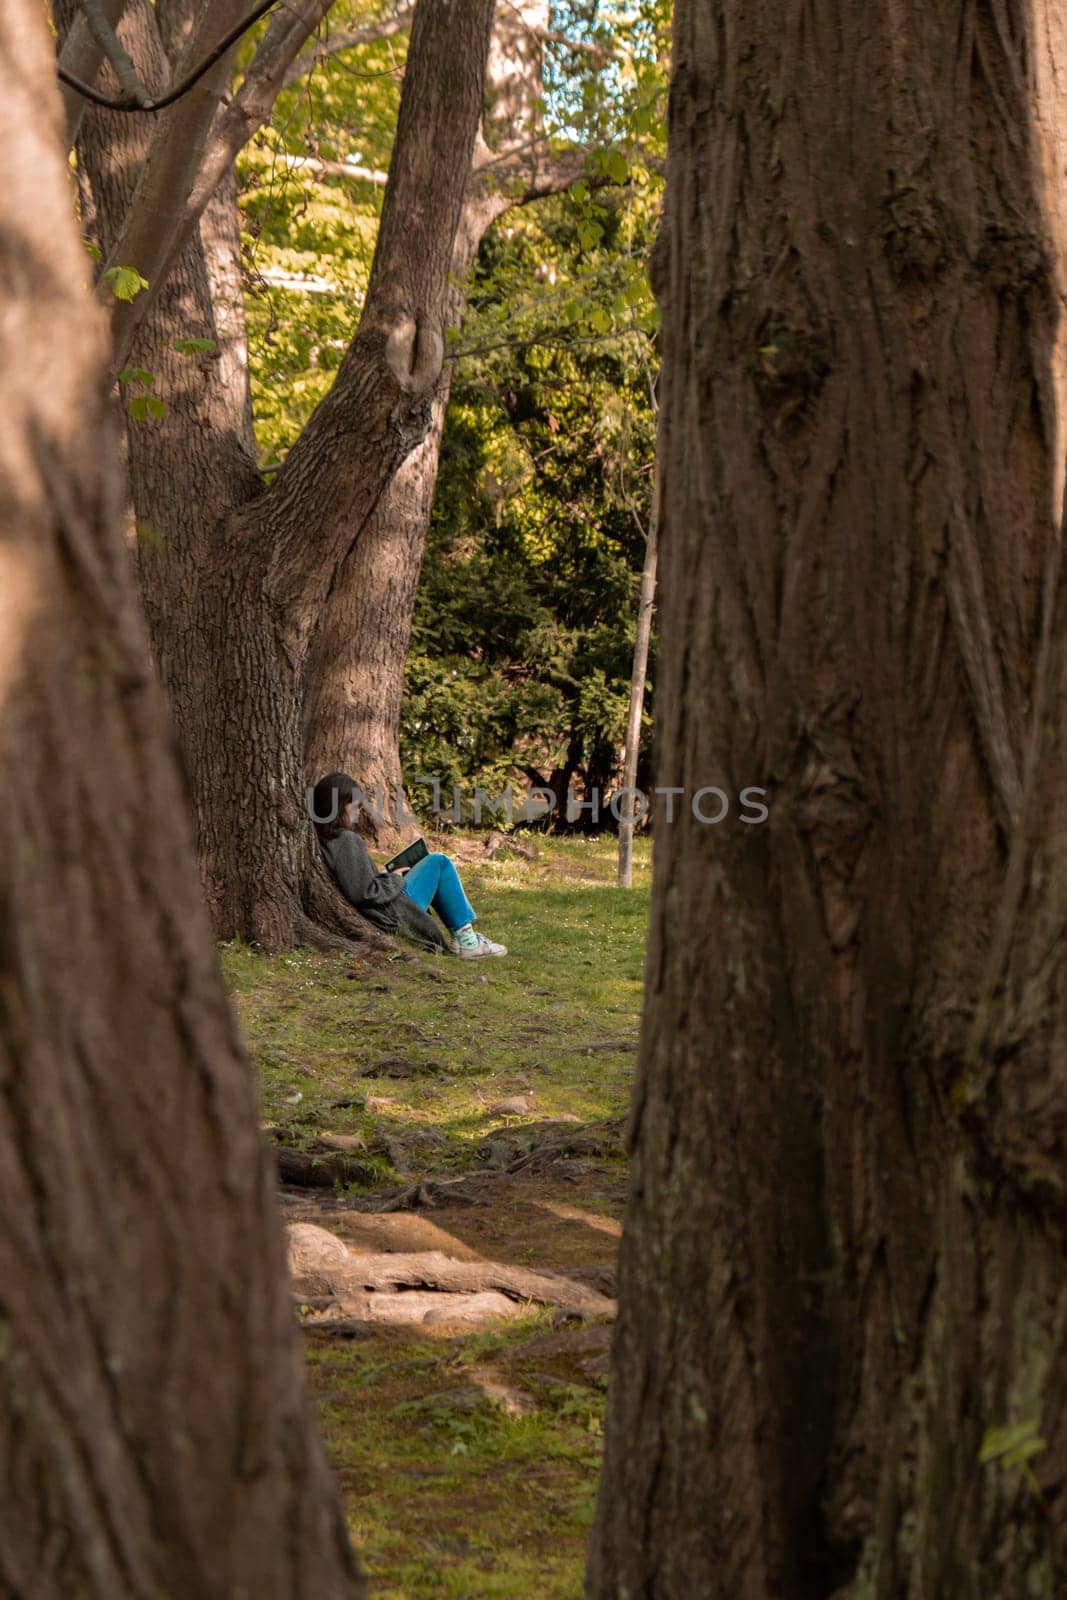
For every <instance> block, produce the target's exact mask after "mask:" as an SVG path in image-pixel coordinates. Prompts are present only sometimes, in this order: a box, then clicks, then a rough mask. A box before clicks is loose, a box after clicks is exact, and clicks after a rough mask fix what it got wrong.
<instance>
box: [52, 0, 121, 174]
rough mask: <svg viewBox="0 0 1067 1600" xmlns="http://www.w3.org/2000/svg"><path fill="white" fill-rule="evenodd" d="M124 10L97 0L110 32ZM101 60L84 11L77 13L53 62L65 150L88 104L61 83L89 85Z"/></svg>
mask: <svg viewBox="0 0 1067 1600" xmlns="http://www.w3.org/2000/svg"><path fill="white" fill-rule="evenodd" d="M125 7H126V0H99V9H100V12H101V15H102V16H103V17H104V19H105V21H106V22H109V23H110V24H111V26H112V27H113V28H114V27H117V26H118V23H119V20H120V18H121V16H122V13H123V11H124V10H125ZM103 59H104V52H103V50H102V48H101V46H100V44H99V42H98V41H97V40H96V39H95V38H94V37H93V31H92V29H91V28H90V26H89V22H88V19H87V17H86V15H85V13H84V11H79V12H78V14H77V16H76V17H75V18H74V20H73V22H72V23H71V25H70V29H69V31H68V33H67V37H66V38H65V39H64V41H63V45H62V48H61V49H60V52H59V56H58V59H57V62H56V66H57V70H58V72H59V74H60V93H61V94H62V96H63V110H64V112H65V114H66V120H67V146H68V148H70V147H72V146H73V144H74V141H75V139H77V137H78V133H79V130H80V129H81V125H82V118H83V117H84V115H85V108H86V106H87V104H88V101H87V100H86V98H85V96H84V95H83V94H81V93H80V92H79V91H78V90H77V89H72V88H71V87H70V83H69V81H67V82H64V81H63V79H64V78H66V79H67V80H69V79H71V78H75V79H77V80H78V81H79V82H81V83H92V81H93V79H94V78H95V77H96V75H97V73H98V72H99V71H100V65H101V62H102V61H103Z"/></svg>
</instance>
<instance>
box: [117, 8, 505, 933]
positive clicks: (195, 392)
mask: <svg viewBox="0 0 1067 1600" xmlns="http://www.w3.org/2000/svg"><path fill="white" fill-rule="evenodd" d="M134 3H135V4H138V3H139V0H134ZM490 17H491V5H490V0H456V3H455V4H454V5H452V6H445V5H439V4H435V3H431V0H424V3H423V4H422V5H421V6H420V7H419V8H418V11H417V14H416V18H415V21H414V23H413V26H412V37H411V46H410V52H409V59H408V66H407V70H406V73H405V80H404V92H403V96H402V103H401V114H400V121H399V124H398V129H397V137H396V143H395V148H394V155H393V164H392V169H391V175H390V183H389V186H388V189H387V193H386V201H385V207H384V210H383V216H382V224H381V230H380V234H379V242H378V248H377V251H376V254H375V261H374V265H373V268H372V274H371V284H370V288H369V290H368V295H367V300H366V306H365V310H364V314H363V318H362V321H361V324H360V329H359V332H358V334H357V336H356V338H355V340H354V341H353V344H352V346H351V347H350V349H349V351H348V352H347V354H346V357H345V360H344V362H343V363H342V366H341V369H340V372H339V374H338V377H337V381H336V383H335V385H334V387H333V389H332V390H331V392H330V394H329V395H328V396H327V398H326V399H325V400H324V402H323V403H322V405H321V406H320V407H319V409H318V410H317V411H316V413H315V415H314V417H313V418H312V420H311V422H310V423H309V425H308V427H307V428H306V429H305V431H304V433H303V435H302V436H301V438H300V439H299V440H298V442H297V443H296V445H295V446H294V448H293V449H292V450H291V452H290V454H289V457H288V459H287V461H286V464H285V467H284V469H283V470H282V471H281V472H279V473H278V475H277V477H276V478H275V480H274V481H273V483H272V484H271V486H270V488H269V489H267V488H265V487H264V485H263V482H262V480H261V478H260V475H259V473H258V472H257V471H256V469H255V466H254V463H253V461H252V459H251V457H250V456H249V454H248V448H247V447H248V431H247V411H246V396H245V392H244V388H243V384H242V383H241V382H240V381H238V379H239V377H240V374H237V373H235V372H234V370H233V363H232V362H231V363H229V368H228V367H227V363H226V360H225V353H226V352H225V342H224V329H223V328H222V327H221V325H220V319H219V316H218V313H217V308H216V306H215V305H214V303H213V301H212V296H211V293H210V284H209V275H208V265H209V264H211V263H212V262H213V261H214V256H215V254H217V252H216V250H215V246H216V245H217V244H218V241H219V234H218V229H217V227H216V231H215V233H214V234H209V231H208V230H209V229H210V228H211V225H212V214H211V212H209V213H208V214H207V215H206V216H205V218H204V219H203V221H202V223H201V227H200V230H199V234H198V236H197V237H196V238H194V239H193V240H192V241H191V242H190V244H189V245H188V246H187V248H186V250H185V252H184V254H183V256H182V257H181V259H180V261H179V263H178V266H177V267H176V268H175V269H174V270H173V271H172V273H171V275H170V277H169V278H168V280H167V282H166V284H165V285H164V286H163V287H162V289H161V290H160V291H159V293H158V296H157V299H156V301H155V304H154V306H153V308H152V310H151V312H150V314H149V317H148V319H147V320H146V322H145V324H144V327H143V328H142V331H141V333H140V335H139V339H138V343H137V345H136V352H137V364H138V365H143V366H145V367H146V368H148V369H149V370H151V371H152V372H154V373H155V374H156V390H155V392H156V393H157V394H159V395H160V396H161V398H163V399H164V400H165V401H166V402H167V406H168V410H167V415H166V417H165V418H164V419H163V420H162V421H161V422H160V423H159V424H158V425H156V426H154V427H151V428H149V427H136V426H135V427H133V428H132V429H131V431H130V467H131V480H132V485H133V495H134V501H135V506H136V509H137V512H138V516H139V518H140V522H141V530H142V537H141V539H140V542H139V556H140V570H141V578H142V587H143V592H144V598H145V606H146V610H147V613H148V617H149V622H150V626H151V632H152V641H153V650H154V654H155V658H156V661H157V664H158V667H159V671H160V674H161V677H162V679H163V682H164V684H165V686H166V688H167V691H168V694H169V696H170V698H171V702H172V705H173V708H174V715H175V719H176V722H177V725H178V730H179V734H180V737H181V742H182V748H183V751H184V754H185V759H186V763H187V767H188V771H189V776H190V781H191V787H192V792H193V797H194V804H195V807H196V815H197V823H198V838H199V844H200V860H201V870H202V874H203V879H204V886H205V891H206V894H207V898H208V903H209V906H210V909H211V912H212V916H213V920H214V924H215V927H216V931H217V932H218V933H219V934H220V936H223V937H229V936H231V935H233V934H241V935H243V936H244V937H247V938H250V939H254V940H256V941H258V942H259V943H261V944H263V945H264V946H266V947H267V948H270V949H279V948H283V947H286V946H288V945H290V944H292V943H294V942H296V941H299V940H302V939H316V940H319V939H321V938H323V937H326V938H332V937H336V936H337V935H349V936H357V935H358V934H359V933H360V929H361V924H360V921H359V919H358V918H356V917H355V915H354V913H351V912H350V910H349V909H348V908H347V907H345V905H344V904H343V902H342V901H341V900H340V897H339V896H338V895H337V894H336V893H335V892H334V891H333V890H332V888H331V886H330V885H329V883H328V882H327V880H326V878H325V876H324V874H323V870H322V867H321V863H320V862H319V859H318V854H317V852H316V851H315V849H314V840H313V835H312V830H311V827H310V824H309V822H308V820H307V815H306V811H305V808H304V768H303V755H304V751H303V723H302V714H303V702H304V677H305V663H306V658H307V653H308V649H309V646H310V644H311V641H312V640H313V638H314V635H315V631H316V628H317V626H318V622H319V618H320V615H321V612H322V608H323V605H324V603H325V600H326V597H327V595H328V594H329V592H330V589H331V587H332V585H333V582H334V577H335V574H336V572H337V569H338V567H339V565H341V564H342V563H343V562H344V560H345V558H346V556H347V554H348V552H349V550H350V549H351V547H352V546H353V545H354V544H355V543H356V542H357V541H358V540H359V538H360V536H361V534H362V532H363V530H364V529H365V528H366V526H367V524H368V521H369V519H370V518H372V516H373V514H374V511H375V508H376V506H377V504H378V502H379V499H380V497H381V495H382V493H383V491H384V490H385V488H386V486H387V485H388V483H389V481H390V479H391V478H392V476H393V474H394V473H395V472H396V471H397V469H398V468H399V467H400V466H401V464H402V463H403V462H404V460H405V459H406V457H407V456H408V454H409V453H410V452H411V451H412V450H414V449H415V448H417V446H418V445H419V444H420V443H421V441H422V439H423V438H424V436H425V434H426V432H427V430H428V428H429V426H430V422H431V413H432V401H433V394H434V390H435V386H436V384H437V382H438V380H439V377H440V373H441V357H442V327H443V323H444V320H445V307H446V300H447V296H448V270H449V263H450V260H451V255H452V248H453V242H454V239H455V235H456V229H457V224H458V220H459V213H460V208H461V205H462V201H463V192H464V187H465V183H466V176H467V173H468V172H469V169H470V161H471V152H472V148H473V143H474V138H475V134H476V132H477V126H478V119H479V114H480V112H481V102H482V90H483V82H484V68H485V57H486V52H487V49H488V32H489V22H490ZM146 25H147V24H146ZM127 26H129V27H133V26H134V21H133V20H130V21H129V22H128V24H127ZM158 48H159V47H158V45H157V49H158ZM94 121H97V122H98V124H99V125H100V131H99V134H98V139H97V154H98V159H97V161H96V163H95V165H94V167H93V182H94V187H95V185H96V184H97V181H98V180H99V182H100V184H101V187H102V190H106V189H107V187H108V184H109V183H110V184H111V186H112V187H113V188H115V189H116V191H118V190H119V189H120V188H121V183H120V179H121V178H122V176H123V175H125V174H128V173H129V171H130V170H131V165H133V164H132V163H131V160H130V155H131V150H130V144H129V140H130V138H131V136H130V135H127V136H126V140H125V142H123V140H122V137H121V135H119V134H118V133H117V132H116V130H115V129H114V128H112V127H108V126H107V125H106V119H104V118H100V119H95V118H89V119H87V124H88V123H91V122H94ZM132 137H134V138H136V137H137V135H133V136H132ZM142 137H143V136H142ZM89 142H90V139H89V136H88V135H87V140H86V144H87V148H88V145H89ZM112 169H114V170H115V172H116V174H117V176H116V177H115V179H111V178H110V177H109V173H110V172H111V170H112ZM127 184H128V179H127ZM98 204H99V203H98ZM127 204H128V200H127V197H126V196H125V195H124V194H122V193H118V192H117V193H116V197H115V204H114V206H113V208H112V215H114V216H115V217H121V216H122V215H123V214H124V209H125V206H126V205H127ZM104 243H105V248H107V247H108V246H110V245H111V244H112V243H113V241H112V240H110V239H106V240H105V241H104ZM205 250H206V251H207V256H208V263H205ZM212 275H213V276H214V278H215V281H216V285H217V281H218V276H219V273H218V266H217V263H215V265H214V266H213V267H212ZM178 334H183V335H185V336H189V335H200V334H206V335H207V336H210V337H213V338H215V339H216V340H218V341H219V343H220V345H222V347H223V359H218V360H205V361H203V362H198V361H196V360H190V358H189V357H188V356H182V355H178V354H176V353H175V352H174V350H173V348H172V346H173V341H174V338H175V337H176V335H178Z"/></svg>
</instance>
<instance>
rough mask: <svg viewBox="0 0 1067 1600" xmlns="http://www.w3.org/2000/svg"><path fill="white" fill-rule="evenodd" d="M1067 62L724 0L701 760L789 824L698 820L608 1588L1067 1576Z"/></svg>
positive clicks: (690, 342)
mask: <svg viewBox="0 0 1067 1600" xmlns="http://www.w3.org/2000/svg"><path fill="white" fill-rule="evenodd" d="M1065 50H1067V21H1065V17H1064V13H1063V11H1062V9H1059V8H1055V7H1054V6H1053V5H1052V4H1051V3H1048V0H1033V3H1030V0H1005V3H1004V4H1000V5H996V6H987V5H985V4H977V3H974V0H954V3H953V4H952V5H950V6H949V7H948V8H947V10H946V9H945V8H944V7H942V8H931V7H929V6H924V5H922V4H919V3H918V0H906V3H904V4H902V5H898V6H896V7H895V8H891V9H890V10H886V9H884V8H873V9H872V8H869V7H855V6H852V5H847V4H836V3H835V4H832V5H829V6H823V7H815V8H810V7H809V8H801V9H799V10H798V11H796V12H795V14H790V15H789V16H786V14H785V13H784V12H783V11H782V8H781V7H778V6H771V5H770V4H769V3H763V0H760V3H751V0H746V3H745V4H741V3H740V0H726V3H725V4H720V5H717V6H714V7H713V6H710V5H708V4H706V3H705V0H678V5H677V9H676V13H675V44H674V68H673V90H672V99H671V108H672V109H671V155H670V161H669V177H668V197H667V209H666V216H667V222H666V229H665V231H666V237H665V246H664V252H663V262H662V266H663V281H664V292H663V299H664V318H665V328H664V375H663V388H664V406H665V417H664V432H663V436H662V437H663V456H662V469H663V525H662V571H661V584H662V589H661V596H662V607H661V632H660V637H661V641H662V649H661V658H662V659H661V679H660V686H659V690H658V699H657V706H658V716H659V726H658V730H657V782H658V783H659V784H660V785H664V786H678V787H681V788H684V789H685V790H686V791H687V795H690V796H691V795H692V794H693V792H694V791H695V790H696V789H698V788H700V787H702V786H704V785H709V784H719V785H721V787H722V788H723V789H725V790H726V791H727V792H728V793H730V794H734V795H736V793H737V791H738V789H740V788H741V787H743V786H745V785H748V784H753V785H765V786H766V787H767V789H768V790H769V805H770V820H769V822H767V823H766V825H764V826H747V827H746V826H745V825H744V824H742V823H740V822H738V820H737V812H736V809H735V810H734V812H733V815H732V817H731V819H730V820H729V821H728V822H726V823H723V824H721V825H719V826H717V827H713V826H710V825H702V824H701V823H699V822H698V821H696V820H695V819H694V817H693V814H692V811H691V809H690V807H689V805H688V804H683V803H681V802H679V801H677V800H675V802H674V806H675V820H674V822H673V824H671V823H668V821H667V817H666V807H665V805H664V806H661V807H660V808H659V813H658V815H657V818H656V830H657V831H656V881H655V889H654V897H653V912H652V934H651V947H650V952H649V958H648V966H647V979H648V995H647V1007H646V1014H645V1023H644V1031H643V1039H642V1048H641V1056H640V1066H639V1075H638V1083H637V1088H636V1097H635V1103H634V1113H633V1124H632V1128H633V1132H632V1143H633V1176H632V1189H631V1199H630V1206H629V1214H628V1219H627V1225H626V1229H625V1233H624V1239H623V1251H622V1263H621V1273H620V1323H619V1329H618V1335H617V1340H616V1346H615V1354H614V1372H613V1378H612V1389H611V1403H610V1407H609V1422H608V1430H607V1452H606V1464H605V1471H604V1478H603V1484H602V1488H601V1493H600V1499H599V1505H598V1511H597V1519H596V1526H595V1529H594V1536H593V1541H592V1554H591V1562H590V1571H589V1580H588V1594H589V1595H590V1597H594V1600H623V1597H626V1600H637V1597H652V1596H655V1597H657V1600H676V1597H677V1600H682V1597H685V1600H690V1597H692V1596H694V1595H700V1596H701V1597H702V1600H717V1597H722V1600H765V1597H767V1596H769V1595H775V1596H782V1597H790V1600H793V1597H796V1600H800V1597H809V1596H810V1597H812V1600H814V1597H820V1600H821V1597H824V1596H827V1595H830V1594H833V1595H835V1596H838V1597H840V1600H846V1597H847V1600H861V1597H862V1600H899V1597H909V1600H926V1597H929V1596H941V1595H952V1596H954V1597H960V1600H981V1597H984V1596H988V1595H991V1594H996V1595H997V1596H998V1597H999V1600H1023V1597H1024V1596H1030V1595H1033V1594H1053V1593H1056V1592H1059V1591H1060V1590H1061V1589H1062V1588H1063V1587H1064V1585H1065V1583H1067V1551H1065V1530H1067V1517H1065V1515H1064V1510H1065V1506H1064V1496H1065V1493H1067V1404H1065V1401H1067V1394H1065V1389H1067V1376H1065V1375H1067V1359H1065V1358H1067V1349H1065V1334H1064V1329H1065V1326H1067V1276H1065V1271H1064V1268H1065V1264H1067V1263H1065V1226H1067V1170H1065V1148H1067V1137H1065V1119H1067V1082H1065V1067H1064V1048H1063V1040H1064V1036H1065V1020H1067V1019H1065V1016H1064V995H1063V978H1062V971H1063V965H1062V950H1063V943H1062V940H1063V934H1064V930H1065V921H1067V869H1065V865H1064V862H1063V852H1064V848H1065V846H1064V839H1065V838H1067V831H1065V820H1067V819H1065V816H1064V803H1065V802H1064V792H1065V779H1067V770H1065V767H1067V745H1065V738H1067V735H1065V731H1064V728H1063V723H1062V708H1063V703H1064V701H1063V697H1064V693H1065V691H1067V588H1065V581H1064V578H1063V576H1062V573H1061V572H1060V571H1059V563H1060V553H1059V539H1058V528H1057V523H1058V520H1059V515H1060V508H1061V502H1062V494H1063V468H1062V462H1063V452H1062V444H1061V437H1062V418H1063V416H1064V411H1063V401H1064V384H1063V376H1064V374H1063V360H1062V338H1063V328H1064V323H1063V317H1062V310H1063V303H1064V296H1063V274H1062V263H1063V260H1064V248H1065V245H1067V228H1065V225H1064V215H1065V212H1064V203H1065V189H1064V183H1065V172H1067V159H1065V156H1067V151H1065V149H1064V143H1063V141H1064V136H1065V130H1067V104H1065V103H1064V81H1063V78H1062V74H1061V75H1060V77H1059V79H1058V80H1057V78H1056V74H1055V71H1054V67H1055V63H1056V62H1057V61H1062V60H1063V58H1064V52H1065ZM707 810H708V812H709V813H711V806H710V805H709V806H708V807H707ZM1027 1422H1032V1423H1033V1425H1034V1427H1035V1430H1036V1432H1037V1433H1038V1434H1039V1435H1040V1437H1041V1438H1042V1439H1043V1440H1044V1448H1043V1450H1042V1451H1041V1452H1040V1453H1039V1454H1037V1455H1035V1456H1034V1457H1033V1459H1032V1461H1031V1463H1030V1465H1031V1467H1032V1469H1033V1473H1034V1479H1035V1483H1034V1484H1031V1483H1030V1482H1029V1481H1028V1479H1027V1477H1026V1475H1025V1474H1024V1473H1023V1472H1022V1471H1020V1470H1019V1469H1018V1468H1014V1469H1013V1468H1010V1467H1006V1466H1004V1465H1003V1464H999V1465H998V1464H996V1463H990V1464H982V1463H980V1461H979V1452H980V1448H981V1445H982V1441H983V1437H984V1435H985V1433H986V1430H988V1429H991V1428H994V1427H1000V1426H1004V1425H1007V1424H1025V1423H1027ZM1035 1485H1036V1487H1035Z"/></svg>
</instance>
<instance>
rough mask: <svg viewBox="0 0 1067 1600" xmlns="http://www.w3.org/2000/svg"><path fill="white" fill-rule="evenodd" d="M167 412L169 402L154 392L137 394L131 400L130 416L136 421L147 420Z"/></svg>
mask: <svg viewBox="0 0 1067 1600" xmlns="http://www.w3.org/2000/svg"><path fill="white" fill-rule="evenodd" d="M166 412H167V402H166V401H165V400H160V399H158V398H157V397H156V395H154V394H139V395H135V396H134V397H133V399H132V400H131V401H130V416H131V417H132V418H133V420H134V422H147V421H148V418H149V417H156V418H159V417H162V416H165V415H166Z"/></svg>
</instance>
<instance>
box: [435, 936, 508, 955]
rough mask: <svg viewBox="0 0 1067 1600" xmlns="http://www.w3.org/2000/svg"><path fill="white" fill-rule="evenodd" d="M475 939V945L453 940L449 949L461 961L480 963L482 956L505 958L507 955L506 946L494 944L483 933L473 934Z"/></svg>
mask: <svg viewBox="0 0 1067 1600" xmlns="http://www.w3.org/2000/svg"><path fill="white" fill-rule="evenodd" d="M475 939H476V941H477V942H476V943H475V944H461V943H460V941H459V940H458V939H453V940H452V943H451V944H450V945H449V949H450V950H451V952H452V954H453V955H454V956H459V957H460V959H461V960H463V961H480V960H481V958H482V956H506V955H507V953H508V949H507V945H503V944H494V943H493V941H492V939H487V938H486V937H485V934H484V933H478V934H475Z"/></svg>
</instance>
